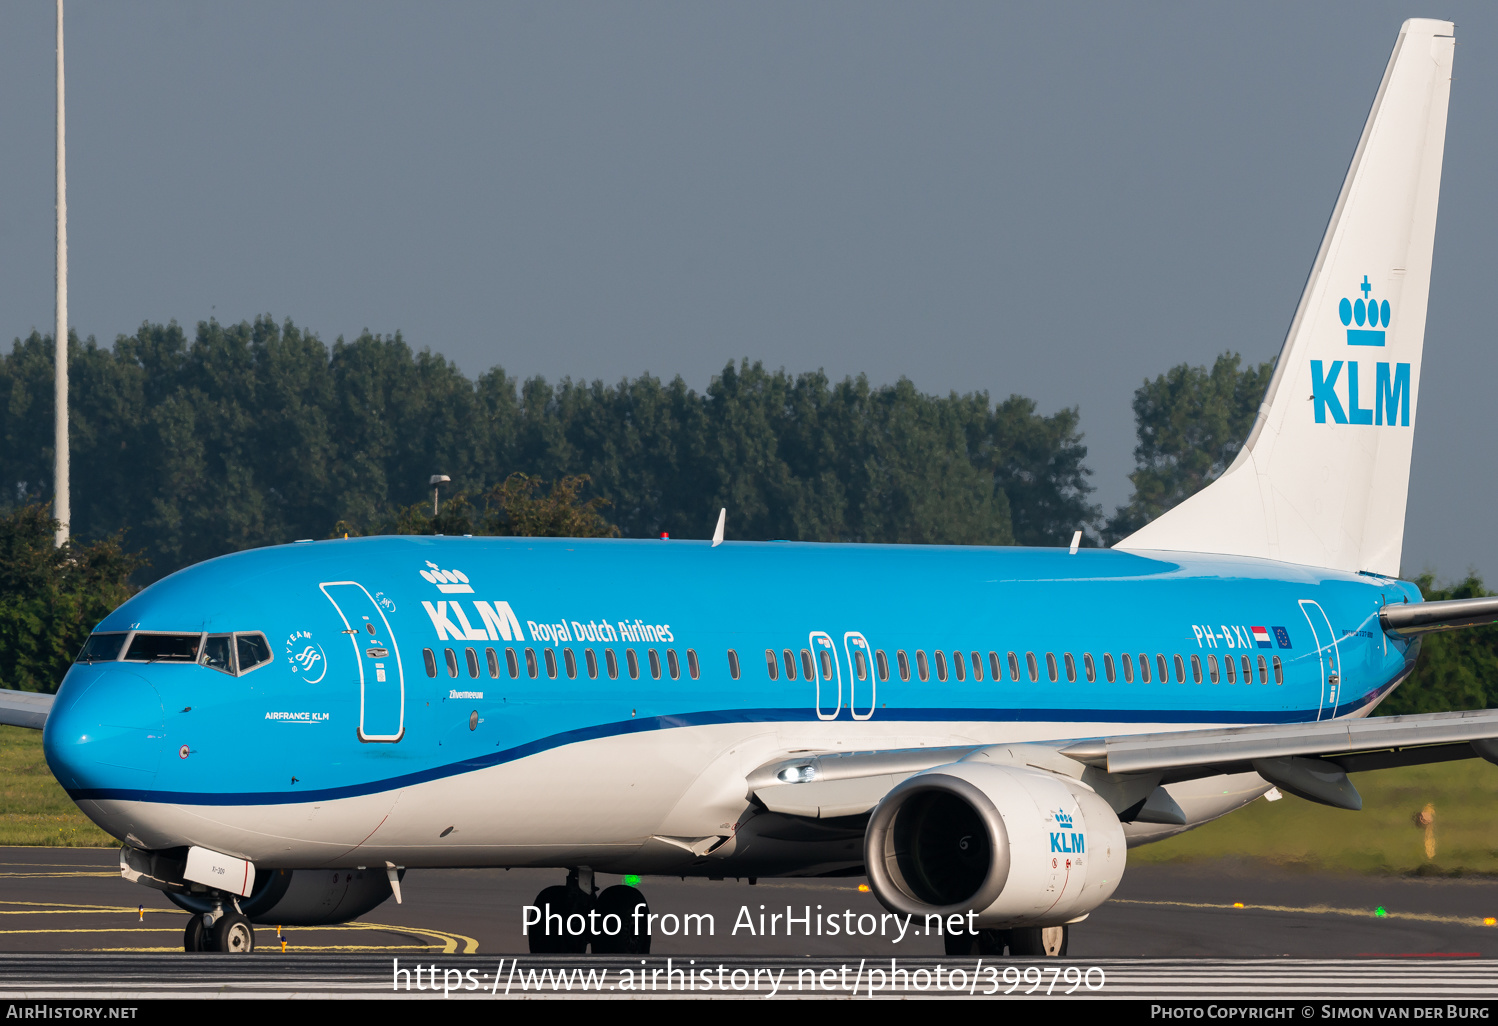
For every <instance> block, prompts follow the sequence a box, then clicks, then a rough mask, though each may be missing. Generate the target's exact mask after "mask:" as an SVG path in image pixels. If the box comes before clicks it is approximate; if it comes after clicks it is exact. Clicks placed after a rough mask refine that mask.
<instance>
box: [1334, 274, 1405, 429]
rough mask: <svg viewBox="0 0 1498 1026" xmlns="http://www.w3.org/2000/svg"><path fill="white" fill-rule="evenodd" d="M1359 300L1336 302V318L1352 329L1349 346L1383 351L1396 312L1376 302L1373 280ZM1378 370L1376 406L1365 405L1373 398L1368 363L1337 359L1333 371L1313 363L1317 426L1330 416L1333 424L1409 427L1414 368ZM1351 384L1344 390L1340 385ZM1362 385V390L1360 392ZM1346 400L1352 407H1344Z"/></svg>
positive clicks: (1365, 278) (1395, 366)
mask: <svg viewBox="0 0 1498 1026" xmlns="http://www.w3.org/2000/svg"><path fill="white" fill-rule="evenodd" d="M1357 290H1358V291H1360V292H1362V295H1361V296H1358V297H1357V298H1356V299H1351V298H1348V297H1345V296H1344V297H1343V299H1342V301H1341V302H1340V303H1338V304H1337V317H1338V318H1339V319H1340V320H1341V321H1342V326H1343V327H1344V328H1345V329H1346V330H1347V344H1348V345H1349V346H1377V347H1382V346H1383V345H1384V343H1385V341H1386V338H1387V334H1388V327H1389V323H1390V319H1391V318H1392V317H1393V316H1394V310H1393V308H1392V307H1390V306H1389V301H1388V300H1387V299H1382V300H1380V299H1375V298H1373V295H1372V292H1373V286H1372V285H1371V284H1369V282H1368V276H1367V275H1366V274H1365V275H1363V282H1362V284H1361V285H1359V286H1358V287H1357ZM1372 369H1373V395H1372V397H1371V398H1372V400H1373V405H1372V406H1371V407H1369V406H1364V405H1362V404H1363V403H1364V402H1367V401H1368V399H1369V396H1368V394H1367V391H1366V388H1367V385H1368V373H1367V372H1368V364H1366V363H1362V362H1360V361H1358V360H1351V359H1349V360H1333V361H1331V365H1330V367H1328V366H1327V365H1326V363H1325V362H1324V361H1322V360H1312V361H1311V401H1312V404H1313V406H1314V410H1313V412H1314V415H1315V417H1316V423H1318V424H1325V423H1326V417H1327V414H1328V413H1330V414H1331V418H1332V423H1334V424H1372V425H1377V426H1379V427H1383V426H1388V427H1395V426H1398V427H1409V426H1410V365H1409V364H1407V363H1392V364H1391V363H1384V362H1375V363H1373V365H1372ZM1344 370H1345V371H1346V372H1347V373H1346V376H1345V380H1346V382H1347V384H1346V385H1345V386H1343V387H1342V388H1341V390H1340V391H1339V388H1338V386H1339V384H1340V382H1341V381H1342V380H1344V376H1343V371H1344ZM1360 386H1361V388H1360ZM1343 396H1346V399H1347V405H1346V406H1343V405H1342V399H1343Z"/></svg>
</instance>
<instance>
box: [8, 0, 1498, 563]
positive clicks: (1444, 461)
mask: <svg viewBox="0 0 1498 1026" xmlns="http://www.w3.org/2000/svg"><path fill="white" fill-rule="evenodd" d="M52 12H53V7H52V3H51V2H50V0H16V2H12V3H9V4H6V5H5V6H4V7H0V133H3V138H4V139H5V141H6V146H5V149H4V153H5V160H4V165H3V171H0V338H6V339H8V338H10V337H13V336H17V335H24V334H26V333H27V332H29V331H30V330H31V329H32V328H38V329H40V330H42V331H44V332H45V331H49V330H50V327H51V324H52V232H53V229H52V216H53V213H52V203H53V195H52V145H53V140H52V117H53V106H52V102H53V101H52V88H53V84H52V74H53V65H52V61H53V28H52V17H53V13H52ZM1418 15H1429V16H1435V17H1450V18H1454V19H1455V20H1456V22H1457V44H1458V45H1457V55H1456V64H1455V80H1454V82H1453V87H1452V100H1451V114H1450V125H1449V134H1448V140H1447V148H1446V164H1445V177H1444V181H1443V186H1442V196H1441V217H1440V222H1439V226H1438V229H1437V235H1436V264H1435V277H1434V281H1433V284H1432V289H1431V308H1430V309H1431V312H1430V319H1429V322H1428V325H1427V333H1426V359H1425V364H1424V372H1423V376H1422V387H1421V396H1420V399H1421V402H1420V409H1419V430H1418V432H1417V436H1416V446H1415V469H1414V474H1413V485H1412V497H1411V503H1410V512H1409V520H1408V528H1407V532H1406V544H1405V569H1406V572H1409V573H1414V572H1418V571H1419V570H1421V569H1425V568H1428V569H1433V570H1436V571H1437V572H1438V573H1439V574H1440V575H1441V576H1442V577H1444V578H1451V577H1454V576H1459V575H1461V574H1462V573H1463V572H1464V571H1465V570H1466V569H1467V567H1468V566H1472V567H1475V568H1477V569H1478V570H1479V571H1481V572H1482V573H1483V574H1484V575H1485V576H1486V577H1487V578H1488V579H1489V581H1490V582H1492V583H1498V537H1495V536H1494V535H1493V534H1491V533H1489V531H1488V530H1487V529H1486V528H1484V527H1483V525H1484V524H1485V523H1489V522H1490V521H1492V520H1493V518H1494V517H1493V511H1494V510H1498V475H1495V474H1494V473H1493V469H1494V465H1495V463H1498V458H1495V457H1494V455H1493V454H1494V453H1495V452H1498V416H1495V414H1494V413H1493V412H1492V406H1493V404H1492V401H1491V396H1492V393H1493V383H1494V381H1495V379H1498V352H1495V347H1494V345H1493V344H1492V342H1493V331H1492V327H1491V325H1492V324H1493V323H1494V321H1495V317H1494V315H1493V307H1494V303H1495V295H1498V292H1495V289H1494V275H1495V271H1498V255H1495V245H1498V243H1495V240H1498V201H1495V197H1494V184H1495V182H1498V140H1495V134H1494V126H1495V125H1498V6H1495V5H1492V4H1487V3H1482V4H1479V3H1469V2H1453V0H1447V2H1446V3H1444V4H1443V5H1442V6H1441V8H1440V9H1438V10H1420V9H1418V8H1415V7H1412V6H1405V5H1397V4H1393V3H1388V2H1371V3H1370V2H1358V3H1266V2H1258V3H1255V4H1252V5H1191V4H1184V3H1172V4H1165V3H1135V4H1123V3H1119V4H1100V3H1086V4H1059V3H1050V2H1048V3H1045V4H1033V5H1030V4H1025V5H1021V4H1000V3H979V4H971V3H929V2H927V3H901V4H889V3H870V2H858V3H817V2H812V3H808V2H804V0H803V2H799V3H773V2H765V0H756V2H753V3H748V2H745V3H733V4H714V3H705V2H701V0H693V2H683V3H620V2H610V3H587V4H577V3H563V2H557V0H548V2H545V3H531V2H526V3H509V4H499V3H492V2H489V3H472V4H466V3H462V4H460V3H447V4H443V3H432V2H425V3H420V4H417V3H400V4H396V3H373V2H370V0H359V2H357V3H334V2H316V0H297V2H294V3H271V2H255V3H235V4H211V3H205V2H203V0H194V2H191V3H162V2H150V0H135V2H132V3H129V4H120V3H98V2H85V0H69V3H68V22H67V31H68V37H67V47H68V51H67V52H68V76H69V77H68V85H69V91H68V155H69V168H68V178H69V194H68V207H69V241H70V250H71V255H72V262H71V267H72V271H71V279H70V292H71V321H72V324H73V326H74V328H75V329H76V330H77V331H78V332H79V333H80V334H84V335H88V334H93V335H96V336H98V338H99V339H100V340H112V339H113V338H114V337H115V336H116V335H118V334H120V333H128V332H130V331H133V330H134V329H135V328H136V327H137V326H139V324H140V323H141V322H142V321H147V320H150V321H167V320H173V319H175V320H177V321H178V322H180V323H182V324H184V325H188V326H191V325H194V324H195V323H196V322H197V321H199V320H202V319H206V318H208V317H217V318H218V319H219V320H220V321H229V322H233V321H239V320H242V319H245V318H250V317H253V316H254V315H256V314H258V313H269V314H271V315H273V316H275V317H276V318H278V319H280V318H286V317H290V318H291V319H292V320H294V321H296V322H297V323H298V324H299V325H302V326H304V327H306V328H308V329H310V330H312V331H315V332H316V333H317V334H319V335H320V336H321V337H322V338H323V339H325V340H327V341H332V340H333V339H334V338H335V337H337V336H338V335H352V334H354V333H357V332H358V331H360V330H361V329H363V328H369V329H370V330H372V331H377V332H387V333H388V332H394V331H397V330H399V331H401V332H403V333H404V335H405V337H406V338H407V340H408V341H410V342H411V343H412V344H413V345H414V346H416V347H418V348H421V347H430V348H431V349H433V350H434V351H436V352H440V353H443V354H445V355H446V356H448V357H450V358H452V359H453V360H455V361H456V362H457V363H458V364H459V366H461V367H462V368H463V369H464V370H465V371H467V372H468V373H470V374H474V373H477V372H479V371H481V370H483V369H485V368H488V367H490V366H493V365H495V364H500V365H502V366H504V367H505V368H506V369H507V370H508V371H510V372H512V373H515V374H519V375H527V376H528V375H531V374H542V375H545V376H546V377H548V378H553V379H554V378H559V377H562V376H564V375H570V376H572V377H574V378H587V379H593V378H603V379H604V380H606V381H616V380H618V379H619V378H621V377H624V376H626V375H630V376H633V375H637V374H639V373H641V372H645V371H648V372H650V373H652V374H656V375H660V376H663V377H671V376H674V375H677V374H680V375H682V376H683V377H684V378H685V379H686V380H687V382H688V383H689V384H690V385H692V386H693V387H697V388H701V387H703V386H704V385H706V383H707V381H708V379H709V378H710V376H711V375H712V374H714V373H715V372H717V371H719V370H721V368H722V367H723V365H724V364H725V363H726V362H727V361H729V360H736V359H739V358H742V357H748V358H749V359H751V360H762V361H764V362H765V363H767V364H769V365H771V366H784V367H785V368H786V369H788V370H791V371H801V370H810V369H815V368H823V369H825V370H826V371H827V373H828V374H830V375H832V376H833V377H834V378H841V377H843V376H845V375H848V374H857V373H859V372H863V373H867V374H868V375H869V377H870V379H871V380H873V381H874V382H876V383H878V382H890V381H894V380H895V379H897V378H899V377H900V376H902V375H903V376H906V377H909V378H910V379H912V380H913V381H914V382H915V383H916V385H917V386H918V387H920V388H922V389H924V390H927V391H933V392H941V393H945V392H947V391H949V390H958V391H964V392H966V391H972V390H986V391H987V392H989V393H990V394H991V395H993V396H994V397H996V398H998V397H1003V396H1007V395H1009V394H1010V393H1019V394H1021V395H1027V396H1031V397H1033V398H1034V399H1036V400H1037V401H1038V403H1039V404H1040V407H1041V408H1042V409H1043V410H1045V411H1048V412H1049V411H1054V410H1056V409H1059V408H1061V407H1065V406H1077V407H1079V408H1080V410H1081V414H1082V426H1083V429H1084V430H1085V432H1086V437H1087V445H1088V447H1089V450H1090V455H1089V458H1088V463H1089V465H1090V466H1091V467H1092V469H1093V470H1094V471H1095V476H1094V478H1093V480H1094V483H1095V484H1096V485H1097V492H1096V493H1095V495H1094V500H1095V501H1098V502H1101V503H1103V504H1104V505H1106V506H1107V507H1108V508H1110V509H1111V508H1112V507H1113V506H1115V505H1117V504H1119V503H1121V502H1123V501H1125V500H1126V499H1127V497H1128V493H1129V484H1128V480H1127V476H1126V475H1127V474H1128V472H1129V471H1130V470H1131V469H1132V466H1133V457H1132V449H1133V445H1134V425H1133V415H1132V411H1131V409H1130V406H1129V403H1130V400H1131V398H1132V393H1133V390H1134V389H1135V388H1136V387H1138V385H1139V384H1140V383H1141V382H1142V381H1143V379H1144V378H1145V377H1146V376H1154V375H1156V374H1159V373H1161V372H1163V371H1164V370H1166V369H1167V368H1168V367H1170V366H1171V365H1173V364H1176V363H1179V362H1181V361H1186V360H1189V361H1191V362H1193V363H1210V362H1211V360H1212V359H1213V358H1214V357H1215V356H1217V354H1219V353H1222V352H1224V351H1226V350H1233V351H1236V352H1240V353H1242V354H1243V356H1244V357H1245V359H1248V360H1253V361H1259V360H1266V359H1269V358H1271V357H1272V356H1273V355H1274V353H1275V352H1277V351H1278V349H1279V346H1280V344H1281V342H1282V341H1283V337H1284V332H1285V329H1286V327H1287V326H1288V324H1289V320H1290V317H1291V314H1292V313H1293V312H1294V306H1295V303H1296V301H1297V299H1298V298H1299V295H1300V290H1301V287H1302V285H1303V283H1304V280H1305V276H1306V272H1307V270H1308V269H1309V267H1310V264H1311V260H1312V258H1313V257H1314V256H1315V250H1316V246H1317V244H1318V243H1319V241H1320V238H1321V234H1322V231H1323V229H1324V228H1325V225H1326V220H1327V217H1328V215H1329V214H1330V212H1331V208H1332V204H1333V202H1334V201H1335V199H1336V193H1337V190H1338V188H1339V187H1340V185H1341V181H1342V176H1343V174H1344V173H1345V171H1346V168H1347V163H1348V161H1349V159H1350V158H1351V155H1352V150H1353V147H1354V145H1355V144H1356V141H1357V137H1358V133H1359V131H1360V130H1361V127H1362V124H1363V120H1364V118H1365V117H1366V115H1367V111H1368V107H1369V105H1370V103H1371V102H1372V99H1373V94H1374V91H1375V89H1376V88H1377V86H1378V81H1379V78H1380V76H1381V75H1382V73H1383V69H1384V65H1385V62H1386V61H1387V59H1388V55H1389V51H1390V49H1391V48H1392V46H1393V43H1394V39H1395V36H1396V34H1397V32H1398V29H1399V24H1400V22H1401V21H1402V20H1403V19H1404V18H1405V17H1410V16H1418ZM84 487H87V483H86V482H75V484H74V488H75V490H76V489H78V488H84ZM1065 541H1066V539H1064V538H1057V539H1056V542H1057V543H1058V544H1064V543H1065Z"/></svg>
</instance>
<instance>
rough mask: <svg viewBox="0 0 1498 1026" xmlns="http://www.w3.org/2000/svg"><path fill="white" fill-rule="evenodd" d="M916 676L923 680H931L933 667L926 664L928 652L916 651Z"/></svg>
mask: <svg viewBox="0 0 1498 1026" xmlns="http://www.w3.org/2000/svg"><path fill="white" fill-rule="evenodd" d="M915 674H916V676H917V677H919V678H921V680H930V679H931V667H930V666H928V665H927V663H926V650H925V649H921V648H918V649H916V650H915Z"/></svg>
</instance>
